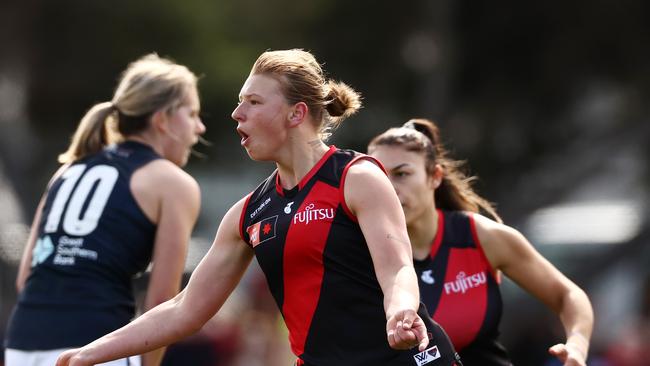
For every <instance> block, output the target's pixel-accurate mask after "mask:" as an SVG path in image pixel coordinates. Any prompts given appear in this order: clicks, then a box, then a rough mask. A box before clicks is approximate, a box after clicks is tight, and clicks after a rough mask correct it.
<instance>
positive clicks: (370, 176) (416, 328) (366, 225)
mask: <svg viewBox="0 0 650 366" xmlns="http://www.w3.org/2000/svg"><path fill="white" fill-rule="evenodd" d="M344 190H345V200H346V203H347V205H348V207H349V208H350V210H351V211H352V213H353V214H354V215H356V217H357V219H358V220H359V225H360V226H361V230H362V231H363V235H364V237H365V238H366V242H367V243H368V248H369V250H370V255H371V256H372V260H373V265H374V268H375V272H376V274H377V280H378V281H379V285H380V286H381V289H382V291H383V293H384V310H385V312H386V319H387V322H386V332H387V337H388V343H389V345H390V346H391V347H393V348H395V349H408V348H412V347H414V346H419V349H420V351H423V350H424V349H425V348H426V346H427V344H428V343H429V339H428V336H427V330H426V327H425V325H424V322H423V321H422V319H420V317H419V316H418V315H417V310H418V306H419V303H420V301H419V298H420V293H419V290H418V282H417V277H416V275H415V270H414V269H413V258H412V254H411V243H410V241H409V237H408V233H407V231H406V221H405V219H404V213H403V211H402V207H401V206H400V202H399V199H398V198H397V194H396V193H395V190H394V189H393V187H392V185H391V184H390V181H389V180H388V178H387V177H386V175H385V174H384V173H383V172H382V171H381V170H380V169H379V167H378V166H376V165H375V164H374V163H371V162H369V161H361V162H359V163H357V164H355V165H353V166H352V167H350V169H349V170H348V176H347V178H346V181H345V187H344Z"/></svg>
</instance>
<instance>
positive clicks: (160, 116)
mask: <svg viewBox="0 0 650 366" xmlns="http://www.w3.org/2000/svg"><path fill="white" fill-rule="evenodd" d="M149 123H150V124H151V127H152V128H153V129H154V130H156V131H161V132H166V131H167V113H166V112H165V110H164V109H159V110H157V111H156V112H154V113H153V114H152V115H151V117H150V119H149Z"/></svg>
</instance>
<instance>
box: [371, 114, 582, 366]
mask: <svg viewBox="0 0 650 366" xmlns="http://www.w3.org/2000/svg"><path fill="white" fill-rule="evenodd" d="M368 153H369V154H370V156H373V157H375V158H377V159H378V160H379V161H381V162H382V163H383V164H384V166H385V167H386V170H387V171H388V176H389V178H390V180H391V182H392V184H393V186H394V187H395V190H396V192H397V195H398V197H399V199H400V203H401V206H402V208H403V210H404V214H405V216H406V225H407V227H408V235H409V238H410V240H411V243H412V246H413V257H414V261H415V269H416V271H417V274H418V279H419V286H420V296H421V299H422V301H423V302H424V303H425V304H426V306H427V308H428V310H429V311H430V313H431V316H432V317H433V319H434V320H436V321H437V322H439V323H440V324H441V325H442V326H443V328H444V329H445V331H446V332H447V333H448V334H449V336H450V338H451V340H452V342H453V343H454V346H455V347H456V349H457V350H458V351H459V353H460V355H461V358H462V360H463V363H464V364H465V365H469V366H473V365H481V366H490V365H499V366H500V365H510V364H511V363H510V360H509V359H508V355H507V353H506V351H505V349H504V348H503V346H501V344H500V343H499V341H498V339H497V338H498V335H499V331H498V326H499V321H500V318H501V310H502V303H501V293H500V290H499V283H500V275H501V272H503V273H504V274H505V275H506V276H508V277H509V278H510V279H512V280H513V281H515V282H516V283H517V284H519V285H520V286H521V287H523V288H524V289H525V290H527V291H528V292H530V293H531V294H532V295H534V296H535V297H537V298H538V299H540V300H541V301H542V302H543V303H544V304H546V305H547V306H548V307H549V308H551V310H553V311H554V312H555V313H557V314H558V316H559V318H560V320H561V321H562V324H563V325H564V328H565V331H566V337H567V338H566V342H564V343H559V344H556V345H554V346H553V347H551V348H550V349H549V352H550V353H551V354H552V355H554V356H556V357H557V358H559V359H560V361H562V362H563V365H565V366H577V365H582V366H584V365H585V360H586V358H587V351H588V349H589V338H590V336H591V331H592V327H593V312H592V308H591V303H590V302H589V299H588V298H587V295H586V294H585V293H584V291H582V290H581V289H580V288H579V287H578V286H577V285H576V284H574V283H573V282H572V281H571V280H569V279H568V278H566V277H565V276H564V275H563V274H562V273H560V271H558V270H557V269H556V268H555V267H554V266H553V265H552V264H551V263H549V262H548V261H547V260H546V259H545V258H544V257H542V256H541V255H540V254H539V253H538V252H537V251H536V250H535V249H534V248H533V247H532V245H530V243H529V242H528V241H527V240H526V238H524V236H522V235H521V234H520V233H519V232H518V231H516V230H515V229H513V228H511V227H509V226H507V225H504V224H502V223H501V219H500V218H499V216H498V215H497V214H496V211H495V210H494V208H493V207H492V205H491V204H490V203H489V202H488V201H486V200H485V199H483V198H482V197H480V196H479V195H477V194H476V192H474V190H473V189H472V187H471V185H470V182H471V180H472V179H473V178H470V177H467V176H465V175H464V173H463V172H462V171H461V170H460V168H461V166H462V163H461V162H458V161H454V160H452V159H450V158H449V156H448V153H447V151H446V150H445V149H444V147H443V146H442V144H441V143H440V137H439V132H438V127H437V126H436V125H435V124H434V123H433V122H431V121H429V120H425V119H413V120H410V121H408V122H407V123H405V124H404V125H403V126H402V127H399V128H391V129H389V130H387V131H386V132H384V133H382V134H380V135H379V136H377V137H375V138H374V139H373V140H372V141H371V142H370V144H369V146H368ZM480 211H482V212H485V213H487V214H488V215H490V216H492V219H489V218H487V217H485V216H483V215H481V214H479V212H480Z"/></svg>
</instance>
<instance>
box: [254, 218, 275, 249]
mask: <svg viewBox="0 0 650 366" xmlns="http://www.w3.org/2000/svg"><path fill="white" fill-rule="evenodd" d="M277 223H278V215H275V216H271V217H267V218H265V219H262V221H259V222H257V223H255V224H253V225H251V226H249V227H248V228H246V232H247V233H248V237H249V238H250V243H251V245H252V246H253V247H255V246H256V245H258V244H262V243H264V242H265V241H267V240H270V239H273V238H275V226H276V224H277Z"/></svg>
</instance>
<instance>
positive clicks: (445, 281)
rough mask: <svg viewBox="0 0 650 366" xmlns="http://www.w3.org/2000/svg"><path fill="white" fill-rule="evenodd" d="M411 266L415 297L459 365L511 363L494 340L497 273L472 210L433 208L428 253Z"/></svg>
mask: <svg viewBox="0 0 650 366" xmlns="http://www.w3.org/2000/svg"><path fill="white" fill-rule="evenodd" d="M414 264H415V271H416V272H417V274H418V282H419V286H420V298H421V300H422V301H423V302H424V303H425V304H426V306H427V309H428V310H429V312H430V315H431V316H432V317H433V319H434V320H435V321H437V322H438V323H439V324H440V325H442V327H443V328H444V329H445V331H446V332H447V334H448V335H449V337H450V338H451V340H452V342H453V344H454V347H455V348H456V350H458V352H459V353H460V356H461V359H462V360H463V364H465V365H466V366H472V365H482V366H491V365H499V366H500V365H511V362H510V360H509V358H508V355H507V353H506V351H505V349H504V348H503V346H502V345H501V344H500V343H499V342H498V340H497V338H498V336H499V329H498V327H499V321H500V320H501V313H502V307H503V303H502V301H501V292H500V290H499V283H500V276H499V274H498V273H495V271H494V269H493V268H492V266H491V265H490V263H489V262H488V260H487V258H486V256H485V253H484V252H483V249H482V248H481V244H480V241H479V239H478V236H477V234H476V227H475V223H474V216H473V214H472V213H468V212H461V211H443V210H438V231H437V233H436V237H435V238H434V241H433V245H432V247H431V252H430V255H429V257H427V258H425V259H424V260H417V259H416V260H415V261H414Z"/></svg>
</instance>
